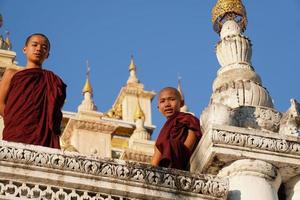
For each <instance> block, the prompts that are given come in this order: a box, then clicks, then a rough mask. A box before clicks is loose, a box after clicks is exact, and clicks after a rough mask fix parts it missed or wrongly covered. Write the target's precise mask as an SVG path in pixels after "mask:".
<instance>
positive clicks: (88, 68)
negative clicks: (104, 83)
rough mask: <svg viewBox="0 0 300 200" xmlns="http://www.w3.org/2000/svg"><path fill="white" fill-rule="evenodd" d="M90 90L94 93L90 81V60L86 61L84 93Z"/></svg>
mask: <svg viewBox="0 0 300 200" xmlns="http://www.w3.org/2000/svg"><path fill="white" fill-rule="evenodd" d="M86 92H89V93H91V94H93V88H92V85H91V83H90V66H89V61H86V81H85V84H84V86H83V89H82V93H83V94H84V93H86Z"/></svg>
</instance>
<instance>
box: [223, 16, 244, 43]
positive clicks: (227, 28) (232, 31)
mask: <svg viewBox="0 0 300 200" xmlns="http://www.w3.org/2000/svg"><path fill="white" fill-rule="evenodd" d="M241 31H242V30H241V27H240V26H239V25H238V24H237V23H236V22H235V21H233V20H229V21H226V22H225V23H224V24H223V26H222V30H221V32H220V36H221V39H223V38H225V37H227V36H229V35H238V34H240V33H241Z"/></svg>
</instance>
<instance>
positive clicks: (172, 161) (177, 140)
mask: <svg viewBox="0 0 300 200" xmlns="http://www.w3.org/2000/svg"><path fill="white" fill-rule="evenodd" d="M189 129H190V130H192V131H194V133H195V134H196V137H197V141H196V143H195V145H194V148H193V150H192V151H191V152H190V151H189V149H188V148H187V147H186V146H185V145H184V142H185V140H186V138H187V136H188V130H189ZM201 136H202V133H201V130H200V122H199V119H198V118H196V117H195V116H193V115H191V114H188V113H182V112H178V113H176V114H174V115H173V116H171V117H170V118H169V119H168V120H167V121H166V123H165V124H164V126H163V128H162V129H161V131H160V133H159V136H158V138H157V140H156V144H155V145H156V147H157V148H158V150H159V151H160V153H161V159H160V161H159V164H158V165H159V166H161V167H169V168H176V169H181V170H188V169H189V160H190V157H191V155H192V153H193V151H194V149H195V148H196V146H197V144H198V142H199V140H200V138H201Z"/></svg>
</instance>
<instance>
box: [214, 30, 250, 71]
mask: <svg viewBox="0 0 300 200" xmlns="http://www.w3.org/2000/svg"><path fill="white" fill-rule="evenodd" d="M251 46H252V44H251V41H250V40H249V39H248V38H247V37H245V36H243V35H229V36H227V37H225V38H223V39H222V40H221V41H220V42H219V43H218V44H217V46H216V54H217V58H218V61H219V63H220V65H221V66H222V67H227V66H229V65H232V64H234V63H246V64H248V65H251V56H252V48H251Z"/></svg>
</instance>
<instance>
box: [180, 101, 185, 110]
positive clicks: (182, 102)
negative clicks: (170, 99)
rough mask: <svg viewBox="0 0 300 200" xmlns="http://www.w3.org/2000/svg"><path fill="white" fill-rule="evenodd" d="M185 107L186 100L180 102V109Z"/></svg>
mask: <svg viewBox="0 0 300 200" xmlns="http://www.w3.org/2000/svg"><path fill="white" fill-rule="evenodd" d="M182 106H184V100H180V108H181V107H182Z"/></svg>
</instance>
